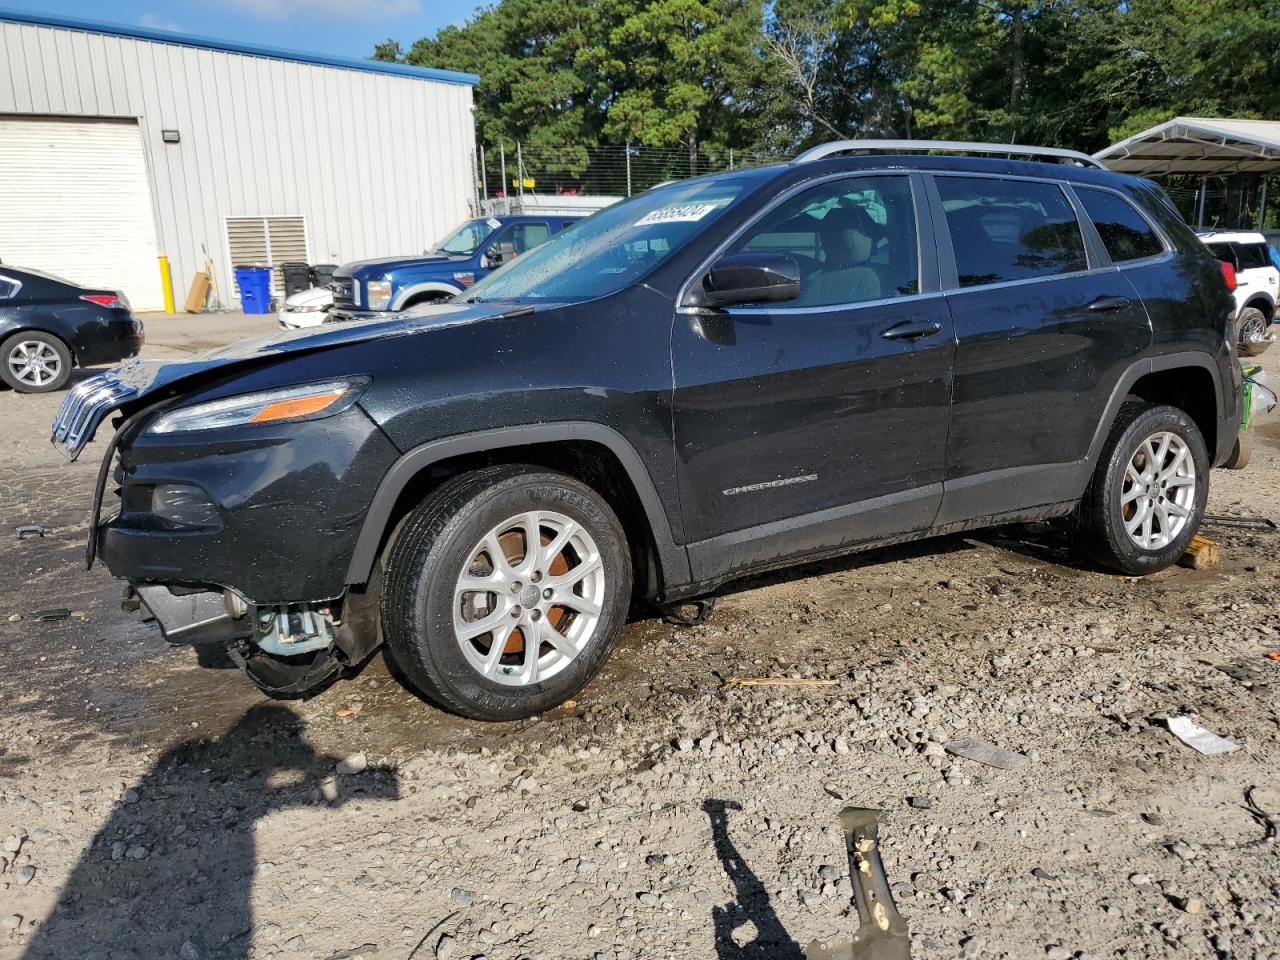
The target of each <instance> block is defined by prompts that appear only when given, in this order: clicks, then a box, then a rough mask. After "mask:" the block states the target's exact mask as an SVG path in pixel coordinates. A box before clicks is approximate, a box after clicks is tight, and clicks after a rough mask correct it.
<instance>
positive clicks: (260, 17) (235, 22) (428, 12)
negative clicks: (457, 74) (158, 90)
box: [0, 0, 481, 57]
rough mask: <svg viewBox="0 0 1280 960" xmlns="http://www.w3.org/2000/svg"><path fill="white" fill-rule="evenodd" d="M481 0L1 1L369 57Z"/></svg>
mask: <svg viewBox="0 0 1280 960" xmlns="http://www.w3.org/2000/svg"><path fill="white" fill-rule="evenodd" d="M480 5H481V4H480V2H479V0H112V2H110V3H103V2H102V0H0V6H3V7H7V8H8V9H11V10H24V11H28V12H32V13H45V14H52V15H55V16H63V17H78V18H81V19H85V20H98V21H102V22H107V23H117V24H122V25H124V26H142V27H150V28H152V29H154V30H178V31H182V32H185V33H192V34H196V35H198V36H204V37H216V38H218V39H220V40H231V41H237V42H242V43H258V44H261V45H263V46H269V47H282V48H285V49H287V50H298V51H302V52H308V53H327V54H331V55H336V56H345V57H368V56H371V55H372V54H373V45H374V44H375V43H378V42H380V41H382V40H386V39H387V38H388V37H393V38H395V39H396V40H399V41H400V43H401V45H402V46H404V47H405V48H406V49H408V47H409V46H410V45H411V44H412V43H413V41H414V40H417V39H418V38H419V37H424V36H430V35H432V34H434V33H435V32H436V31H437V30H439V29H440V28H441V27H443V26H447V25H448V24H450V23H461V22H462V21H464V20H465V19H466V18H467V17H468V16H470V15H471V14H472V13H473V12H474V11H475V10H476V8H477V7H479V6H480Z"/></svg>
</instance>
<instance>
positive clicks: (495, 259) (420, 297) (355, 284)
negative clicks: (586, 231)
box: [330, 214, 582, 320]
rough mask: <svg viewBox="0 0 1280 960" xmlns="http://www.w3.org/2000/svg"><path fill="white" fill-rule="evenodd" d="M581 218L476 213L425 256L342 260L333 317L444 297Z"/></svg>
mask: <svg viewBox="0 0 1280 960" xmlns="http://www.w3.org/2000/svg"><path fill="white" fill-rule="evenodd" d="M581 219H582V218H581V217H577V216H570V215H559V214H557V215H554V216H540V215H533V214H526V215H522V216H511V217H479V218H477V219H475V220H468V221H467V222H466V223H464V224H463V225H462V226H460V227H459V228H458V229H457V230H455V231H454V232H453V233H451V234H450V235H449V236H448V237H447V238H446V239H445V240H444V241H442V242H441V243H440V244H438V245H437V246H436V248H435V250H433V251H432V252H431V253H428V254H425V255H423V256H419V257H387V258H383V259H380V260H358V261H356V262H355V263H347V264H344V265H343V266H341V267H339V268H338V269H337V270H336V271H335V272H334V274H333V283H332V284H331V285H330V289H331V290H332V291H333V306H332V307H331V308H330V314H331V318H332V319H335V320H351V319H356V318H359V317H367V316H368V315H369V314H371V313H384V312H393V311H396V310H404V309H406V308H407V307H413V306H417V305H419V304H423V303H431V302H433V301H437V300H446V299H448V298H449V297H452V296H456V295H457V294H459V293H461V292H462V291H463V290H465V289H466V288H467V287H469V286H471V285H472V284H473V283H475V282H476V281H477V280H479V279H480V278H481V277H484V276H486V275H488V274H489V273H490V272H491V271H492V270H494V269H495V268H497V267H500V266H501V265H502V264H504V263H507V262H509V261H511V260H513V259H515V258H516V257H518V256H520V254H522V253H524V252H525V251H527V250H532V249H533V248H534V247H536V246H537V245H538V244H540V243H543V242H544V241H546V240H548V239H550V238H551V237H552V236H554V235H555V234H557V233H559V232H560V231H561V230H563V229H564V228H565V227H567V226H568V225H569V224H571V223H574V222H576V221H578V220H581Z"/></svg>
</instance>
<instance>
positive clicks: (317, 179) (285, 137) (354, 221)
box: [0, 21, 475, 306]
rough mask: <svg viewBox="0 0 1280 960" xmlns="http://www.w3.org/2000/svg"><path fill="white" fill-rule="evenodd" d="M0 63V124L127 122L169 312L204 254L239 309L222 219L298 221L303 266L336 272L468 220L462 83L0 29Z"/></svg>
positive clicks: (13, 26)
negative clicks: (170, 300)
mask: <svg viewBox="0 0 1280 960" xmlns="http://www.w3.org/2000/svg"><path fill="white" fill-rule="evenodd" d="M0 64H3V65H4V66H6V67H7V70H6V69H0V114H35V115H45V116H48V115H60V116H84V117H134V118H137V119H138V122H139V125H140V128H141V131H142V140H143V148H144V150H145V152H146V156H147V163H148V166H149V167H150V174H151V189H152V194H153V206H154V207H155V211H156V217H157V220H158V223H157V235H158V242H159V245H160V249H161V252H164V253H167V254H168V255H169V259H170V261H171V263H172V265H173V280H174V287H175V291H176V294H177V299H178V303H179V305H181V303H182V300H183V299H184V297H185V293H186V288H187V286H188V285H189V283H190V282H191V277H192V275H193V274H194V273H195V272H196V271H197V270H199V269H200V268H201V266H202V263H203V255H202V253H201V244H204V246H205V247H206V248H207V250H208V253H209V257H210V259H211V260H212V261H213V263H214V267H215V270H216V272H217V283H218V289H219V292H220V294H221V296H222V299H223V300H224V301H227V302H229V305H231V306H235V304H234V294H233V292H232V286H231V277H230V275H229V269H230V265H229V264H228V263H227V262H226V260H227V252H226V239H225V235H224V232H223V231H224V219H225V218H226V217H244V216H299V215H301V216H304V217H306V227H307V234H308V238H309V241H310V247H311V256H312V259H313V261H315V262H333V263H342V262H344V261H349V260H356V259H362V258H365V257H373V256H387V255H393V254H400V253H418V252H420V251H422V250H423V249H424V248H426V247H427V246H429V245H430V244H431V243H433V242H434V241H436V240H438V239H440V238H441V237H443V236H444V234H445V233H446V232H447V231H448V230H449V228H450V227H452V226H453V225H454V224H456V223H457V222H458V221H460V220H462V219H463V218H464V217H466V216H467V215H468V211H469V203H470V201H471V198H472V195H473V188H474V185H473V173H472V156H473V153H474V144H475V135H474V127H473V124H472V116H471V88H470V87H469V86H467V85H465V84H456V83H447V82H442V81H437V80H427V79H417V78H414V77H400V76H393V75H389V74H377V73H368V72H365V71H360V70H351V69H343V68H341V67H330V66H322V65H318V64H305V63H296V62H290V61H284V60H273V59H267V58H264V57H256V56H249V55H245V54H234V53H226V52H222V51H214V50H203V49H198V48H192V47H183V46H178V45H175V44H168V43H161V42H156V41H151V40H142V39H134V38H126V37H116V36H108V35H103V34H95V33H85V32H80V31H76V30H69V29H62V28H55V27H44V26H34V25H30V24H21V23H12V22H7V21H0ZM164 129H173V130H177V131H178V132H179V136H180V137H181V140H180V142H179V143H164V142H163V141H162V140H161V130H164ZM14 186H15V185H11V184H7V185H5V187H6V189H13V188H14Z"/></svg>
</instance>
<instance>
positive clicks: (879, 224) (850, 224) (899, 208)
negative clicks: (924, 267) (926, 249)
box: [734, 176, 920, 307]
mask: <svg viewBox="0 0 1280 960" xmlns="http://www.w3.org/2000/svg"><path fill="white" fill-rule="evenodd" d="M734 249H735V250H738V251H744V252H748V251H749V252H753V253H783V254H786V255H787V256H789V257H791V258H792V259H793V260H795V261H796V263H797V264H798V265H799V266H800V278H801V279H800V295H799V296H798V297H797V298H796V299H795V300H793V301H791V302H790V303H789V304H788V306H797V307H824V306H836V305H839V304H845V303H859V302H865V301H868V300H884V299H887V298H891V297H905V296H910V295H911V294H914V293H919V292H920V281H919V273H920V268H919V262H920V258H919V255H918V252H917V249H916V213H915V204H914V203H913V202H912V197H911V184H910V182H909V181H908V180H907V178H906V177H895V176H887V177H856V178H849V179H841V180H832V181H830V182H828V183H823V184H819V185H818V186H816V187H811V188H810V189H808V190H805V191H802V192H801V193H798V194H796V195H795V196H794V197H791V198H790V199H788V200H785V201H783V202H782V203H781V204H779V205H778V206H777V207H775V208H774V209H773V210H772V211H770V212H769V213H768V214H766V215H765V216H764V217H763V218H762V219H761V221H760V222H759V223H757V224H756V225H755V226H754V227H753V228H752V229H751V230H750V231H749V232H748V233H747V234H746V236H745V237H744V238H743V239H742V240H740V241H738V242H737V243H735V244H734Z"/></svg>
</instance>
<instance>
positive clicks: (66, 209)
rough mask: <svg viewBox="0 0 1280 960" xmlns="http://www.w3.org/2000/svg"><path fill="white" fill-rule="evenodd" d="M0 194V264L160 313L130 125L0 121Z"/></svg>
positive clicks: (139, 158)
mask: <svg viewBox="0 0 1280 960" xmlns="http://www.w3.org/2000/svg"><path fill="white" fill-rule="evenodd" d="M0 190H2V191H3V201H0V261H3V262H4V263H8V264H12V265H13V266H15V267H32V268H34V269H37V270H45V271H48V272H49V273H54V274H57V275H58V276H60V277H63V278H65V279H67V280H71V281H73V282H75V283H79V284H83V285H85V286H89V287H105V288H107V289H109V290H121V291H123V292H124V293H125V295H126V296H128V298H129V300H130V302H131V303H132V304H133V308H134V309H135V310H163V309H164V293H163V291H162V289H161V286H160V271H159V267H158V266H157V262H156V256H157V250H156V226H155V223H156V221H155V216H154V215H153V213H152V209H151V190H150V187H149V186H148V183H147V165H146V161H145V160H144V158H143V155H142V137H141V135H140V133H139V131H138V124H137V123H136V122H134V121H132V120H98V119H68V118H64V117H49V118H44V117H14V116H7V117H0Z"/></svg>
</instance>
